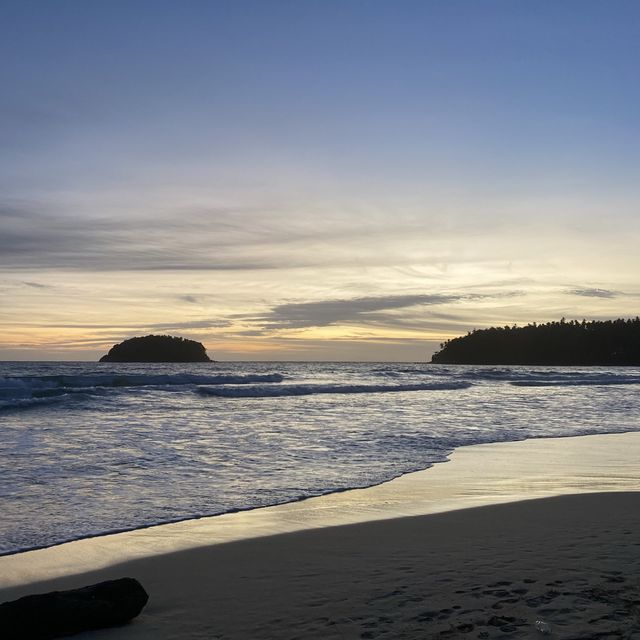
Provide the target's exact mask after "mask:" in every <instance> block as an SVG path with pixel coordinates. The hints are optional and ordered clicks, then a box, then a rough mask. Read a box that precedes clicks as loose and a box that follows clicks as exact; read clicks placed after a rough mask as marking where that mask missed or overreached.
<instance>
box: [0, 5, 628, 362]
mask: <svg viewBox="0 0 640 640" xmlns="http://www.w3.org/2000/svg"><path fill="white" fill-rule="evenodd" d="M638 42H640V3H638V2H635V0H629V1H626V0H606V1H605V0H601V1H598V2H594V1H591V0H562V1H558V0H448V1H447V2H442V1H440V0H438V1H437V2H436V1H429V0H420V1H413V0H394V1H391V0H386V1H384V2H383V1H380V0H256V1H250V0H229V1H216V0H208V1H198V0H174V1H164V0H148V1H146V0H126V1H123V0H109V1H108V2H107V1H97V2H86V1H85V0H56V2H51V1H50V0H3V2H2V3H0V86H2V92H1V94H0V359H4V360H95V359H97V358H98V357H99V356H100V355H102V354H104V353H105V352H106V351H107V350H108V348H109V347H110V346H112V345H113V344H115V343H117V342H120V341H121V340H123V339H125V338H127V337H132V336H136V335H146V334H149V333H163V334H171V335H182V336H185V337H189V338H192V339H195V340H199V341H201V342H203V343H204V344H205V346H206V347H207V349H208V352H209V354H210V355H211V356H212V357H214V358H216V359H218V360H368V361H372V360H380V361H384V360H390V361H423V360H428V359H429V358H430V356H431V354H432V353H433V352H434V350H436V349H437V348H438V346H439V344H440V343H441V342H443V341H444V340H446V339H449V338H452V337H455V336H458V335H463V334H465V333H467V332H468V331H470V330H473V329H474V328H483V327H488V326H496V325H513V324H526V323H528V322H546V321H549V320H559V319H560V318H561V317H566V318H567V319H573V318H576V319H583V318H586V319H605V318H617V317H635V316H636V315H638V308H639V301H640V282H639V281H638V274H639V273H640V250H639V249H638V248H639V247H640V204H639V203H640V198H639V196H640V171H639V169H640V126H639V122H638V105H639V104H640V83H639V82H638V69H640V46H638Z"/></svg>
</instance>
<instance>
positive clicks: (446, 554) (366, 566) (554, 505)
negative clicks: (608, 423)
mask: <svg viewBox="0 0 640 640" xmlns="http://www.w3.org/2000/svg"><path fill="white" fill-rule="evenodd" d="M585 441H587V444H588V446H589V447H591V448H593V447H594V446H596V448H598V449H600V453H601V456H600V458H601V459H602V458H606V457H607V453H606V450H607V443H612V447H613V448H614V450H615V448H616V447H620V444H621V443H622V445H623V448H624V451H625V452H626V453H624V454H623V453H621V452H620V451H618V452H617V453H616V455H621V456H622V458H625V456H626V459H622V460H620V464H621V466H620V473H619V474H618V475H619V477H613V476H615V474H612V473H610V472H608V473H607V474H605V477H604V478H603V484H604V486H605V488H608V489H611V488H612V487H613V488H618V489H619V488H620V487H625V486H626V487H627V488H630V487H631V486H632V485H633V483H634V479H633V473H631V474H629V473H628V468H629V464H631V468H633V463H634V461H635V462H637V459H638V448H637V445H638V443H639V442H640V439H639V438H638V434H627V435H624V436H602V437H599V438H596V439H595V440H594V439H588V438H578V439H566V440H564V441H557V442H555V443H552V444H551V445H550V446H552V448H554V450H555V451H556V454H557V455H560V453H559V452H560V450H562V449H564V450H565V453H566V456H569V457H570V458H571V459H572V460H574V462H575V465H576V467H575V469H573V472H572V473H573V477H574V480H573V482H574V483H575V482H578V483H579V484H580V486H581V487H585V486H588V487H592V486H596V485H597V477H594V476H589V478H588V481H587V478H586V477H583V478H581V479H580V477H579V476H580V474H581V473H583V471H579V469H580V468H581V467H580V464H579V463H578V460H577V459H576V453H575V451H576V446H577V447H578V448H579V447H580V446H582V444H584V442H585ZM537 442H542V441H537ZM546 442H547V443H548V441H546ZM576 443H582V444H576ZM594 443H595V444H594ZM519 444H521V445H524V449H522V450H523V451H525V452H528V453H529V454H530V451H531V450H530V449H529V450H527V449H526V443H519ZM509 446H511V447H514V446H515V445H509ZM470 449H473V448H470ZM476 449H477V448H476ZM495 449H500V446H496V447H494V451H493V454H492V455H491V456H490V459H491V460H493V461H494V463H495V460H496V458H495ZM502 450H504V448H502ZM484 451H486V449H485V450H484ZM516 455H517V454H514V453H513V451H511V454H510V459H511V461H512V463H513V464H515V466H516V467H518V465H517V464H516V463H514V462H513V460H514V458H515V456H516ZM472 457H473V456H472ZM525 457H527V459H529V458H530V456H525ZM560 457H562V456H560ZM581 457H584V456H580V455H578V456H577V458H581ZM475 460H476V462H477V458H476V459H475ZM487 461H488V460H487ZM554 461H555V462H557V461H558V459H557V458H554ZM469 463H470V461H469V460H467V461H466V464H467V465H468V464H469ZM540 464H541V466H543V467H544V464H542V461H540ZM473 466H474V465H472V467H473ZM567 466H571V464H569V462H568V458H567ZM609 466H610V465H609ZM446 467H449V473H452V471H451V470H455V468H454V464H453V463H449V464H447V465H442V466H441V467H440V468H442V469H445V468H446ZM489 467H490V469H487V470H486V471H487V473H488V474H489V475H490V476H491V474H493V476H494V477H495V476H496V474H497V475H500V474H499V473H498V471H497V470H496V469H495V465H491V464H490V465H489ZM459 468H460V467H459ZM474 468H475V471H474V472H473V473H472V474H471V475H475V477H476V480H477V482H476V485H477V487H480V486H481V485H482V482H483V481H486V478H482V477H480V475H479V471H478V468H477V465H476V466H475V467H474ZM436 469H437V468H436ZM432 471H433V470H432ZM512 471H513V470H512ZM429 473H430V471H427V472H425V474H424V475H425V477H426V475H427V474H429ZM415 475H418V476H419V475H420V474H415ZM462 475H463V476H464V474H462ZM525 475H526V474H525ZM452 477H455V474H454V476H452ZM465 477H466V478H467V480H466V481H465V482H467V481H468V478H469V475H467V476H465ZM540 478H542V476H540ZM567 478H569V476H567ZM576 478H577V479H576ZM621 478H622V481H621ZM547 480H548V478H547ZM405 482H406V480H405ZM421 482H422V480H421ZM540 482H541V483H542V484H545V482H543V481H542V479H541V480H540ZM529 483H530V480H527V482H526V484H529ZM635 483H636V487H635V488H636V489H638V488H640V487H639V486H638V484H640V481H638V477H637V476H636V478H635ZM389 484H392V483H389ZM436 484H437V483H436ZM534 484H535V483H534ZM552 484H553V487H552V486H551V485H552ZM518 485H520V481H518ZM546 485H548V486H547V490H548V491H551V494H553V491H554V490H555V491H556V492H558V489H557V487H556V486H555V484H554V483H549V482H546ZM566 485H567V487H566V489H567V490H571V489H572V488H573V487H574V484H572V482H571V481H569V480H567V482H566ZM384 486H385V487H387V488H388V485H384ZM408 486H410V485H407V487H408ZM411 486H414V488H415V485H411ZM421 486H422V491H427V490H428V482H427V483H426V484H422V485H421ZM466 486H467V488H466V489H465V490H464V491H463V494H464V495H472V496H474V500H476V499H478V495H479V494H480V493H481V491H480V490H479V489H478V488H477V487H476V490H475V491H471V490H470V485H466ZM506 486H507V487H508V490H507V491H506V494H509V492H510V491H511V490H512V489H513V486H512V485H510V484H508V483H507V484H506ZM554 487H555V489H554ZM379 489H380V488H376V489H371V490H366V491H372V492H375V491H377V490H379ZM405 489H406V487H405ZM567 490H565V491H564V492H565V493H566V492H567ZM492 492H493V493H495V488H492V490H491V491H489V492H488V494H489V495H491V493H492ZM559 492H560V493H562V491H559ZM532 493H533V494H534V495H535V491H533V490H532ZM383 495H384V494H383ZM409 497H411V496H409ZM520 497H522V496H520ZM413 498H414V501H415V500H417V501H419V499H420V498H419V496H413ZM325 500H326V499H325V498H322V499H319V502H318V504H319V506H317V507H316V509H321V508H322V503H323V501H325ZM494 501H499V500H497V499H496V496H495V495H494ZM311 502H312V501H308V503H311ZM302 504H304V503H302ZM381 508H382V509H383V510H384V508H383V507H381ZM390 509H391V512H392V513H393V514H397V504H395V503H393V502H392V504H391V507H390ZM261 511H265V510H261ZM238 515H247V514H238ZM271 519H272V518H271ZM208 520H209V521H213V522H214V523H215V521H216V519H215V518H213V519H208ZM192 524H195V523H192ZM200 524H202V522H201V523H200ZM206 524H207V526H209V527H211V526H212V522H209V523H206ZM172 526H173V525H172ZM181 526H183V527H184V526H187V524H182V525H181ZM156 529H165V527H158V528H156ZM261 531H262V530H261ZM149 532H153V529H150V530H148V531H147V534H149ZM138 533H139V534H140V533H141V532H138ZM125 535H126V536H130V535H131V534H125ZM254 535H260V533H257V534H256V533H255V531H254ZM245 537H246V536H245ZM109 539H110V540H112V541H114V540H115V541H116V543H117V541H118V540H120V541H122V540H123V538H122V537H118V536H109V537H107V538H102V539H98V540H92V541H84V543H85V546H84V547H83V546H82V545H80V546H74V545H63V546H62V547H59V548H58V552H54V550H44V551H42V552H34V553H32V554H20V555H19V556H15V557H13V558H2V559H0V580H2V576H4V584H13V585H14V586H8V587H7V588H6V589H4V590H3V591H0V601H1V600H6V599H10V598H12V597H18V596H19V595H22V594H23V593H29V592H41V591H46V590H50V589H52V588H70V587H73V586H79V585H84V584H89V583H91V582H96V581H98V580H102V579H108V578H111V577H120V576H124V575H129V576H133V577H136V578H138V579H139V580H140V581H141V582H142V583H143V585H144V586H145V587H146V588H147V590H148V591H149V594H150V602H149V605H148V606H147V608H146V609H145V610H144V612H143V614H142V615H141V616H140V617H139V618H138V619H137V620H136V621H134V622H133V623H132V624H130V625H127V626H126V627H120V628H117V629H111V630H103V631H97V632H93V633H88V634H83V635H82V636H79V637H82V638H86V639H87V640H88V639H89V638H95V639H98V638H104V639H106V638H123V639H124V638H126V639H128V638H131V639H134V638H139V639H152V638H203V639H204V638H207V639H211V638H241V639H245V638H246V639H254V638H439V637H443V638H445V637H446V638H536V637H540V638H542V637H544V636H545V635H546V637H550V638H566V639H569V638H575V639H576V640H577V639H578V638H580V639H581V640H586V639H592V638H593V639H595V638H630V639H631V638H633V639H640V492H633V491H628V490H627V491H610V492H606V493H585V494H581V495H568V496H560V497H552V498H545V499H536V500H525V501H519V502H512V503H507V504H497V505H492V506H483V507H476V508H467V509H460V510H456V511H449V512H446V513H439V514H432V515H427V516H416V517H403V518H397V517H396V518H393V519H387V520H381V521H374V522H365V523H360V524H354V525H348V526H334V527H327V528H322V529H312V530H306V531H299V532H295V533H286V534H280V535H271V536H267V537H259V538H250V539H245V540H238V541H235V542H226V543H224V544H214V545H210V546H200V547H196V548H192V549H186V550H180V551H173V552H171V553H167V554H164V555H156V556H151V557H146V558H138V559H133V560H129V561H127V562H125V563H123V564H112V565H111V566H108V567H104V568H100V569H98V570H96V571H90V572H87V573H85V574H83V575H76V576H67V577H58V578H56V579H54V580H49V581H47V582H41V583H38V584H31V585H25V584H18V581H17V580H16V577H19V572H20V566H22V568H23V570H24V575H25V576H28V577H29V580H31V579H32V578H33V576H35V575H37V563H38V562H39V561H42V563H43V566H44V574H43V575H54V573H52V571H51V567H50V566H48V565H47V560H46V559H47V557H48V554H51V553H53V556H54V557H57V558H58V559H60V558H64V557H65V556H64V555H63V556H60V555H59V551H60V549H64V548H68V547H71V548H72V549H75V551H74V552H73V553H75V555H76V556H77V555H82V549H85V550H86V549H88V548H92V547H95V545H96V544H97V543H98V542H99V541H104V540H109ZM125 539H126V538H125ZM152 539H153V538H152ZM139 543H140V540H138V544H139ZM134 546H135V545H134ZM56 553H58V555H56ZM69 553H70V552H67V556H66V557H67V559H68V558H69ZM85 560H86V566H87V567H89V566H91V564H92V563H95V559H94V558H93V557H92V556H91V554H89V556H88V558H85ZM34 565H35V566H34ZM71 566H75V565H73V563H72V564H71ZM96 566H98V565H96ZM29 580H26V579H25V580H24V582H28V581H29ZM539 620H540V621H544V623H546V624H547V625H548V626H549V628H550V630H551V633H550V634H544V633H543V632H542V631H539V630H537V629H536V622H537V621H539Z"/></svg>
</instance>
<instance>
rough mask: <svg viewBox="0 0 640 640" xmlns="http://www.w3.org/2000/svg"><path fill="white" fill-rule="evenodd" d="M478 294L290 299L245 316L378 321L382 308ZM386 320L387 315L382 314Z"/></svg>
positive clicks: (284, 322) (273, 324)
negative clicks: (313, 299) (293, 300)
mask: <svg viewBox="0 0 640 640" xmlns="http://www.w3.org/2000/svg"><path fill="white" fill-rule="evenodd" d="M471 297H474V298H477V297H478V296H469V295H455V294H438V293H436V294H413V295H389V296H369V297H360V298H352V299H337V300H316V301H312V302H291V303H286V304H280V305H277V306H275V307H273V308H272V309H271V310H270V311H268V312H267V313H265V314H263V315H261V316H254V317H251V318H248V320H249V321H250V322H252V323H256V324H260V325H262V327H263V328H264V329H269V330H274V329H303V328H307V327H326V326H329V325H333V324H339V323H350V322H355V323H360V324H379V323H380V322H381V321H382V319H383V316H382V315H381V313H382V312H392V311H395V310H398V309H406V308H408V307H418V306H429V305H439V304H448V303H453V302H459V301H460V300H463V299H469V298H471ZM384 318H385V320H388V319H389V317H388V315H386V316H384Z"/></svg>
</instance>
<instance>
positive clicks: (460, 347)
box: [431, 317, 640, 366]
mask: <svg viewBox="0 0 640 640" xmlns="http://www.w3.org/2000/svg"><path fill="white" fill-rule="evenodd" d="M431 362H433V363H436V364H523V365H557V366H562V365H564V366H580V365H585V366H590V365H602V366H605V365H624V366H630V365H635V366H640V318H637V317H636V318H635V319H631V320H624V319H618V320H606V321H592V322H587V321H585V320H582V322H578V321H577V320H572V321H566V320H565V319H564V318H563V319H562V320H560V321H559V322H548V323H546V324H535V323H533V324H528V325H527V326H526V327H517V326H515V325H514V326H513V327H509V326H506V327H491V328H490V329H476V330H474V331H471V332H470V333H468V334H467V335H466V336H462V337H460V338H453V339H452V340H447V341H446V342H444V343H443V344H441V345H440V351H438V352H437V353H435V354H434V355H433V357H432V358H431Z"/></svg>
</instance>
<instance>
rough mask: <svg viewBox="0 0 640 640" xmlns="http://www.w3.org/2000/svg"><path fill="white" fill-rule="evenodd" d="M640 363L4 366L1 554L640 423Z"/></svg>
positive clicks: (0, 386)
mask: <svg viewBox="0 0 640 640" xmlns="http://www.w3.org/2000/svg"><path fill="white" fill-rule="evenodd" d="M639 385H640V369H638V368H595V367H591V368H560V367H553V368H551V367H549V368H547V367H496V366H484V367H476V366H443V365H430V364H424V363H416V364H406V363H402V364H390V363H260V362H256V363H198V364H110V363H109V364H108V363H84V362H82V363H81V362H77V363H17V362H15V363H10V362H4V363H0V469H1V476H0V478H1V480H0V513H1V514H2V518H1V519H0V553H12V552H16V551H20V550H25V549H30V548H36V547H41V546H48V545H53V544H57V543H60V542H63V541H67V540H72V539H76V538H81V537H86V536H92V535H99V534H102V533H107V532H113V531H121V530H126V529H134V528H138V527H143V526H149V525H152V524H156V523H164V522H172V521H176V520H182V519H187V518H196V517H201V516H205V515H215V514H220V513H225V512H230V511H236V510H241V509H252V508H256V507H262V506H266V505H273V504H277V503H282V502H289V501H294V500H300V499H303V498H306V497H310V496H317V495H321V494H325V493H329V492H335V491H342V490H345V489H348V488H353V487H365V486H371V485H374V484H378V483H381V482H384V481H387V480H390V479H391V478H394V477H396V476H398V475H401V474H404V473H407V472H410V471H416V470H418V469H425V468H428V467H429V466H431V465H433V464H434V463H438V462H443V461H445V460H446V459H447V456H448V455H449V454H450V453H451V452H452V451H453V450H454V449H455V448H456V447H459V446H461V445H468V444H476V443H486V442H501V441H509V440H522V439H525V438H539V437H547V436H554V437H556V436H573V435H585V434H592V433H616V432H624V431H636V430H640V395H639V394H638V391H639V390H640V386H639Z"/></svg>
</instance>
